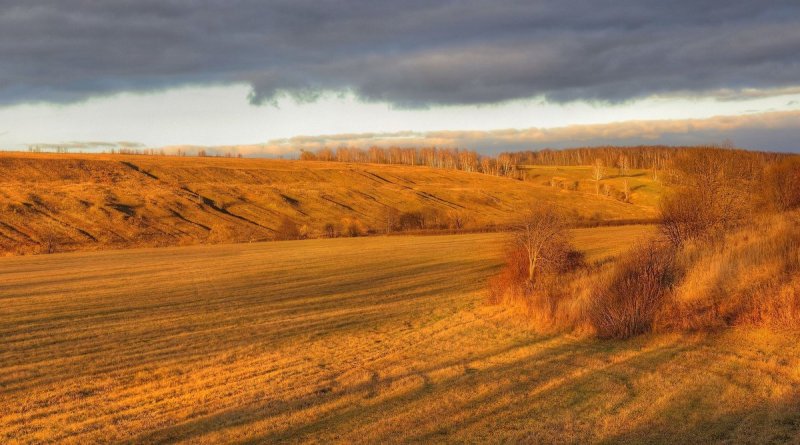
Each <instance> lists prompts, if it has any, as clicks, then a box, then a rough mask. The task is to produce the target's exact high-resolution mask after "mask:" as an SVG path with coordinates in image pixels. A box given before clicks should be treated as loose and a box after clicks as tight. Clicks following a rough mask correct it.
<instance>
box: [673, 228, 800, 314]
mask: <svg viewBox="0 0 800 445" xmlns="http://www.w3.org/2000/svg"><path fill="white" fill-rule="evenodd" d="M678 262H679V267H680V268H681V269H682V270H683V271H684V272H683V277H682V280H681V283H680V285H679V286H678V287H677V288H676V289H675V292H674V296H673V298H672V299H671V301H670V303H669V305H668V307H667V308H666V310H665V311H664V314H663V315H662V317H661V318H662V320H661V321H660V324H662V325H663V326H662V328H663V329H676V328H677V329H693V330H698V329H713V328H719V327H725V326H732V325H737V324H766V325H777V326H782V327H785V326H797V325H798V323H800V214H798V213H797V212H795V213H794V214H780V215H765V216H761V217H759V218H758V219H756V220H755V221H753V222H752V224H751V225H748V226H746V227H743V228H741V229H738V230H736V231H733V232H731V233H728V234H727V235H726V236H725V237H724V238H723V239H721V240H719V241H711V242H709V241H702V240H701V241H694V242H690V243H688V245H686V246H685V247H684V248H683V249H682V250H681V251H680V256H679V257H678Z"/></svg>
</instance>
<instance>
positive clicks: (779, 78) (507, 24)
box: [0, 0, 800, 107]
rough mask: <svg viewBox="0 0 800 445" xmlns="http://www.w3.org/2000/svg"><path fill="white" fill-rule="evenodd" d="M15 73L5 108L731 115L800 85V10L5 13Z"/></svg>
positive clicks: (83, 4)
mask: <svg viewBox="0 0 800 445" xmlns="http://www.w3.org/2000/svg"><path fill="white" fill-rule="evenodd" d="M0 61H2V62H1V63H0V105H9V104H14V103H21V102H32V101H46V102H74V101H79V100H83V99H86V98H90V97H93V96H97V95H103V94H112V93H116V92H120V91H147V90H157V89H166V88H171V87H175V86H182V85H188V84H213V83H234V82H247V83H249V84H250V85H251V86H252V88H253V92H252V95H251V99H252V101H253V102H254V103H263V102H269V101H271V100H273V99H275V98H276V97H277V96H280V95H282V94H288V95H291V96H294V97H296V98H298V99H300V100H313V98H314V97H315V95H317V94H319V93H320V92H321V91H330V90H332V91H344V90H347V91H352V92H354V93H355V94H357V95H358V96H359V97H361V98H362V99H365V100H374V101H387V102H390V103H393V104H395V105H398V106H408V107H420V106H429V105H441V104H488V103H496V102H501V101H504V100H510V99H517V98H526V97H533V96H539V95H541V96H544V97H545V98H547V99H548V100H550V101H557V102H558V101H570V100H603V101H623V100H627V99H631V98H636V97H643V96H649V95H654V94H675V93H680V94H697V95H703V94H708V95H713V94H718V93H719V94H720V95H721V98H723V99H724V98H726V97H739V96H742V97H747V96H758V95H761V94H769V93H768V92H767V93H764V92H763V91H768V90H774V91H776V92H780V91H787V89H788V90H790V91H793V90H794V88H795V87H797V86H798V84H800V3H798V2H797V1H769V2H758V1H744V0H732V1H717V0H692V1H688V0H678V1H669V2H665V1H654V0H643V1H610V0H584V1H581V0H565V1H540V2H522V1H507V0H495V1H443V2H430V1H407V2H375V1H352V0H342V1H306V0H287V1H247V0H235V1H224V2H222V1H220V2H206V1H203V2H191V1H185V0H165V1H152V0H141V1H115V2H90V1H74V0H54V1H37V2H30V1H2V2H0Z"/></svg>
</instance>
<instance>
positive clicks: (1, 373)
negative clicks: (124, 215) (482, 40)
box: [0, 226, 800, 443]
mask: <svg viewBox="0 0 800 445" xmlns="http://www.w3.org/2000/svg"><path fill="white" fill-rule="evenodd" d="M648 230H652V229H649V228H647V227H641V226H634V227H630V228H619V227H614V228H601V229H585V230H580V231H576V232H573V233H574V235H575V237H574V239H575V243H576V245H577V246H578V247H579V248H581V249H584V250H587V249H588V250H589V252H590V257H591V258H593V259H602V258H604V257H606V256H608V255H613V254H614V249H616V248H617V247H615V246H618V245H619V243H620V238H623V237H624V239H627V238H628V237H633V236H636V235H637V234H639V233H643V232H647V231H648ZM502 246H503V238H502V235H497V234H483V235H463V236H436V237H389V238H386V237H376V238H362V239H336V240H311V241H298V242H280V243H256V244H240V245H218V246H193V247H183V248H167V249H135V250H129V251H106V252H92V253H70V254H58V255H48V256H37V257H18V258H5V259H2V260H0V336H1V338H2V340H3V341H2V343H0V442H3V443H15V442H20V443H40V442H49V441H62V442H68V443H94V442H126V441H127V442H130V443H150V442H181V443H220V442H264V443H276V442H296V443H305V442H318V443H330V442H341V443H365V442H370V443H387V442H389V443H394V442H434V443H435V442H462V443H463V442H472V443H474V442H478V443H480V442H487V441H492V442H500V441H510V442H533V443H542V442H604V441H605V442H624V441H633V442H683V443H686V442H695V443H707V442H713V441H728V442H731V441H749V442H758V443H761V442H769V441H784V440H789V439H790V438H792V437H796V434H797V432H798V428H800V414H799V413H800V410H798V409H797V408H798V400H797V399H796V394H797V388H798V385H800V358H799V357H800V354H799V353H800V351H799V350H798V349H799V348H798V346H797V345H798V341H797V340H798V336H797V335H796V334H794V333H780V334H778V333H775V332H771V331H766V330H733V331H728V332H726V333H721V334H715V335H699V334H698V335H692V334H682V335H677V334H670V335H659V336H646V337H640V338H637V339H635V340H632V341H625V342H618V341H598V340H594V339H590V338H583V337H579V336H569V335H558V336H544V335H537V334H534V333H533V331H532V330H531V329H529V328H528V325H527V322H526V321H525V320H524V319H522V318H520V317H518V316H517V315H514V314H513V311H510V310H507V309H504V308H503V307H501V306H488V305H486V304H485V299H486V295H485V291H484V288H485V280H486V278H487V277H488V276H489V275H491V274H492V273H494V272H496V271H497V270H498V268H499V266H500V258H501V250H502Z"/></svg>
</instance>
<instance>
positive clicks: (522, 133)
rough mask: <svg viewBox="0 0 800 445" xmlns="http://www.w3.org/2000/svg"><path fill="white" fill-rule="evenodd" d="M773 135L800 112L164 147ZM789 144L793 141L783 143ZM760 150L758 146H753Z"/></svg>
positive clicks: (707, 139)
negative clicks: (231, 144)
mask: <svg viewBox="0 0 800 445" xmlns="http://www.w3.org/2000/svg"><path fill="white" fill-rule="evenodd" d="M755 133H772V134H776V135H779V136H780V135H783V134H786V133H788V134H790V135H794V136H795V137H796V136H797V135H800V110H797V111H782V112H769V113H758V114H750V115H741V116H715V117H711V118H706V119H674V120H642V121H626V122H614V123H607V124H593V125H569V126H564V127H556V128H527V129H522V130H515V129H508V130H492V131H431V132H411V131H404V132H394V133H357V134H336V135H325V136H296V137H292V138H286V139H276V140H272V141H269V142H267V143H264V144H251V145H238V146H230V145H229V146H216V147H207V146H178V147H165V149H166V150H167V151H168V152H174V151H175V150H177V149H181V150H184V151H187V150H188V151H189V152H190V153H191V152H196V151H197V150H200V149H204V150H207V151H210V152H212V153H228V152H230V153H234V154H240V153H241V154H243V155H249V156H253V155H262V156H263V155H269V156H277V155H291V154H296V153H299V151H300V150H317V149H320V148H323V147H338V146H348V147H361V148H367V147H370V146H381V147H390V146H401V147H423V146H438V147H461V148H469V149H476V150H480V151H483V152H493V151H494V152H496V151H500V150H525V149H538V148H543V147H570V146H573V147H574V146H583V145H598V144H634V143H639V144H688V145H697V144H710V143H714V142H721V141H723V140H724V139H726V138H730V137H736V136H737V135H746V134H755ZM787 143H791V141H787ZM756 148H761V147H756Z"/></svg>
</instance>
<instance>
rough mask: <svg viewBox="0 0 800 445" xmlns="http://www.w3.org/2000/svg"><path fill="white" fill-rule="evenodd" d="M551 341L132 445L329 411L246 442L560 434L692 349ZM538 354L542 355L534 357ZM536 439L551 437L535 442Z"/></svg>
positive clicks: (201, 422) (215, 420)
mask: <svg viewBox="0 0 800 445" xmlns="http://www.w3.org/2000/svg"><path fill="white" fill-rule="evenodd" d="M551 340H552V339H551V338H542V337H539V338H531V339H529V340H528V341H525V342H523V343H520V344H516V345H514V346H511V347H508V348H501V349H498V350H494V351H491V352H488V353H485V354H482V355H477V356H470V357H469V358H468V360H469V361H470V362H480V363H492V362H493V361H495V360H497V361H499V362H501V363H500V364H496V365H489V366H486V367H482V368H480V369H478V368H472V367H469V366H465V365H464V363H465V357H459V358H456V359H452V360H448V361H443V362H439V363H436V364H432V365H430V366H428V367H422V368H419V369H411V370H408V371H407V372H405V373H402V374H397V375H394V376H391V377H389V378H380V379H377V380H373V381H369V382H363V383H359V384H356V385H350V386H333V387H325V388H322V389H318V390H317V391H315V392H314V393H311V394H308V395H307V396H306V397H303V398H298V399H292V400H271V401H264V403H258V404H254V405H253V406H250V407H247V408H240V409H235V410H230V411H225V412H221V413H217V414H214V415H211V416H207V417H203V418H199V419H196V420H193V421H191V422H187V423H184V424H180V425H176V426H173V427H169V428H165V429H163V430H159V431H155V432H152V433H150V434H146V435H141V436H138V437H136V438H135V439H134V440H132V443H150V442H165V441H166V442H169V441H171V440H175V439H178V438H180V439H181V440H186V439H189V440H191V438H192V437H198V436H202V435H204V434H207V433H209V432H212V431H219V430H225V429H228V428H237V427H240V428H241V427H244V428H245V429H247V425H248V424H250V423H253V422H267V423H270V422H271V420H274V419H277V418H278V417H280V416H282V415H285V414H289V413H296V412H302V411H303V410H307V409H311V408H314V407H324V406H333V407H335V408H333V409H330V410H326V411H324V412H321V413H319V414H318V415H311V416H310V417H311V418H309V419H308V421H305V422H302V423H298V424H294V425H287V426H286V427H283V428H280V427H276V425H272V426H271V427H270V428H269V429H273V430H275V431H273V432H270V433H268V434H263V435H260V436H257V437H253V438H251V439H249V440H247V441H246V442H245V443H280V442H284V441H293V440H296V441H302V439H303V438H306V437H314V436H315V435H317V434H331V433H333V432H334V431H333V430H329V428H331V429H336V430H340V431H342V432H346V431H349V430H350V429H351V428H352V429H356V428H358V426H359V425H361V424H362V423H370V422H371V421H383V422H387V424H388V425H391V423H392V422H391V419H392V417H396V416H399V417H403V418H404V420H403V422H402V423H403V424H405V425H408V424H409V423H411V424H413V425H415V428H413V429H404V430H402V431H395V430H391V429H390V430H388V431H385V433H384V434H382V435H380V436H376V437H370V438H369V441H377V442H394V441H397V440H398V439H400V438H402V440H403V441H404V442H405V441H408V442H437V441H441V440H443V439H446V438H447V436H448V435H449V434H451V433H455V432H462V431H463V432H467V431H470V430H471V429H474V428H477V429H483V428H482V427H483V426H485V425H486V424H489V425H491V424H492V423H493V422H494V419H495V416H497V417H501V418H502V419H503V420H502V422H503V423H504V424H506V425H507V426H513V425H516V424H523V423H524V421H525V420H528V419H531V418H537V419H538V423H539V425H540V426H541V424H542V423H552V424H553V428H558V427H557V425H560V424H561V423H562V422H563V421H564V419H566V418H568V417H569V416H570V415H571V413H572V412H573V410H582V409H585V407H586V406H588V405H591V404H595V403H597V400H596V399H597V396H598V395H600V394H599V392H598V390H597V389H595V387H596V386H597V384H598V381H603V382H604V385H611V386H613V387H616V388H617V391H616V393H617V395H619V397H618V398H617V399H618V400H615V401H614V403H613V404H611V405H610V406H606V407H605V408H604V409H606V410H608V411H610V412H612V413H613V412H614V410H615V409H618V408H620V407H621V406H623V405H625V404H627V403H630V402H631V401H632V400H633V399H634V398H636V397H637V394H636V393H635V391H634V390H633V388H632V385H631V383H630V380H631V379H632V378H633V376H632V375H631V373H632V372H634V371H646V370H647V369H648V368H656V367H658V366H660V365H662V364H663V363H665V362H667V361H669V360H671V359H673V358H674V357H675V356H676V355H678V354H680V353H681V352H683V351H685V350H686V348H685V347H683V346H680V345H671V346H669V347H665V348H657V349H654V350H652V351H636V350H635V349H634V350H631V349H630V346H631V345H629V344H628V345H626V344H623V343H618V344H598V343H596V342H593V341H582V342H579V343H577V344H576V343H565V344H557V345H554V346H549V347H548V346H546V344H547V343H548V341H551ZM542 346H544V347H543V348H541V347H542ZM537 348H538V349H537ZM531 349H533V352H528V350H531ZM509 353H513V354H512V355H520V353H521V354H522V356H521V357H520V358H518V359H516V360H513V361H505V362H504V360H503V359H502V358H503V356H506V355H508V354H509ZM620 354H622V355H625V358H622V359H619V360H614V361H607V360H606V358H607V357H608V356H615V355H620ZM584 362H595V363H594V367H589V366H585V365H584ZM454 367H458V368H460V369H461V370H462V371H461V372H459V373H458V374H456V375H454V376H450V377H448V378H444V379H439V380H434V379H432V378H431V377H429V376H430V375H435V374H437V373H441V372H443V371H445V370H447V369H451V368H454ZM407 380H412V382H411V383H412V384H410V385H408V386H409V387H408V388H407V389H405V390H404V391H402V392H400V393H399V394H393V395H391V396H389V397H381V396H380V393H381V388H385V387H389V386H393V385H395V384H397V383H398V382H403V381H407ZM465 388H466V389H467V390H469V389H470V388H473V389H475V392H474V394H472V395H471V396H469V397H467V398H464V399H462V400H461V403H459V404H457V405H452V406H448V407H447V408H445V409H444V410H440V411H438V412H437V413H436V414H435V415H433V416H431V415H430V413H427V412H426V410H425V409H424V408H422V409H421V410H420V411H419V412H418V413H417V414H410V415H411V416H412V417H413V419H411V421H409V419H408V418H407V417H408V416H409V413H413V407H418V406H419V407H422V406H425V405H426V404H433V403H436V401H437V400H442V399H447V398H449V397H451V395H452V394H451V393H452V392H453V391H457V390H459V389H460V390H463V389H465ZM354 396H357V397H358V398H360V400H361V401H360V403H340V402H338V399H340V398H344V397H347V398H353V397H354ZM509 414H511V416H509ZM370 419H371V420H370ZM262 428H263V425H262ZM490 430H491V429H490ZM527 439H529V440H537V439H540V440H545V439H547V438H546V437H535V436H530V437H527Z"/></svg>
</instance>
